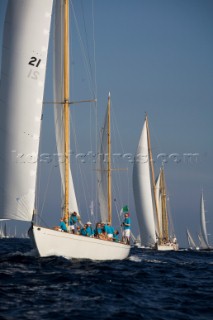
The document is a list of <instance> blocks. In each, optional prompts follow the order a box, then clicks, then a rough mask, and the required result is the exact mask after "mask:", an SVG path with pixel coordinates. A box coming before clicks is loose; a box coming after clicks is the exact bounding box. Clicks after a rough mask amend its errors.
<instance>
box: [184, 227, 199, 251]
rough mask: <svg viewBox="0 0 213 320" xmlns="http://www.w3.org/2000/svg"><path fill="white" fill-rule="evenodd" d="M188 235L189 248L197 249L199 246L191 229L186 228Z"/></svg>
mask: <svg viewBox="0 0 213 320" xmlns="http://www.w3.org/2000/svg"><path fill="white" fill-rule="evenodd" d="M186 235H187V240H188V244H189V248H190V249H193V250H195V249H196V248H197V246H196V244H195V242H194V240H193V238H192V235H191V233H190V232H189V230H188V229H187V230H186Z"/></svg>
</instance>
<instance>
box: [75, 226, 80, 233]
mask: <svg viewBox="0 0 213 320" xmlns="http://www.w3.org/2000/svg"><path fill="white" fill-rule="evenodd" d="M76 234H81V227H80V226H77V227H76Z"/></svg>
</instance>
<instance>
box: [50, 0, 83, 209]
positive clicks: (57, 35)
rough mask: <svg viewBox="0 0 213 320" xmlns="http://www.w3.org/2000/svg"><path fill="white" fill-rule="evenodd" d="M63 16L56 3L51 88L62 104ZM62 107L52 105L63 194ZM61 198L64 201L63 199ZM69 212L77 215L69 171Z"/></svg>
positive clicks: (60, 6) (61, 2) (62, 9)
mask: <svg viewBox="0 0 213 320" xmlns="http://www.w3.org/2000/svg"><path fill="white" fill-rule="evenodd" d="M63 14H64V2H63V1H56V3H55V20H54V55H53V59H54V62H53V65H54V74H53V86H54V101H56V102H63V92H64V69H63V61H64V53H63V36H64V32H63V28H64V26H63V21H64V19H63ZM63 107H64V105H63V104H58V105H57V104H55V105H54V119H55V131H56V144H57V152H58V160H59V168H60V174H61V181H62V188H63V193H64V191H65V177H64V171H65V157H64V108H63ZM62 198H63V199H64V197H62ZM62 205H63V204H62ZM69 211H70V212H73V211H75V212H77V213H79V212H78V205H77V200H76V195H75V189H74V185H73V179H72V174H71V169H70V173H69Z"/></svg>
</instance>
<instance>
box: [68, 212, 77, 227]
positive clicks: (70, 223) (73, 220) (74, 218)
mask: <svg viewBox="0 0 213 320" xmlns="http://www.w3.org/2000/svg"><path fill="white" fill-rule="evenodd" d="M77 221H78V218H77V216H76V215H74V214H71V216H70V219H69V225H70V226H73V225H74V224H76V222H77Z"/></svg>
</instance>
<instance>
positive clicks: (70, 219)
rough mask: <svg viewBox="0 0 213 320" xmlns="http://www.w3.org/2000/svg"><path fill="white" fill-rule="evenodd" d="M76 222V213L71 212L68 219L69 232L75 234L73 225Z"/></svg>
mask: <svg viewBox="0 0 213 320" xmlns="http://www.w3.org/2000/svg"><path fill="white" fill-rule="evenodd" d="M77 222H78V216H77V212H75V211H74V212H73V213H71V214H70V217H69V226H68V228H69V231H70V232H71V233H75V225H76V223H77Z"/></svg>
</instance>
